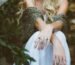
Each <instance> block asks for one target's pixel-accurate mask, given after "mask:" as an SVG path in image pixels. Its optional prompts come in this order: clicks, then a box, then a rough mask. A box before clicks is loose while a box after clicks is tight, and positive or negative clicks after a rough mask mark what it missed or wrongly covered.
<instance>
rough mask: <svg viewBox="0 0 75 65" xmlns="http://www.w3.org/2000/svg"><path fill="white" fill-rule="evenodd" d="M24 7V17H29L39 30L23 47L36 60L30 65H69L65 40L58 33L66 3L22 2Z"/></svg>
mask: <svg viewBox="0 0 75 65" xmlns="http://www.w3.org/2000/svg"><path fill="white" fill-rule="evenodd" d="M24 5H25V8H26V10H25V13H24V15H29V16H26V17H28V18H29V19H30V18H31V19H30V20H32V19H33V21H34V23H35V27H36V28H37V29H38V30H39V31H37V32H35V33H34V34H33V35H32V36H31V37H30V39H29V40H28V42H27V44H26V47H25V48H27V49H28V50H29V52H27V53H28V54H29V55H30V56H31V57H33V58H34V59H35V60H36V62H31V63H30V65H70V54H69V49H68V46H67V42H66V38H65V35H64V34H63V33H62V32H61V31H59V30H61V28H62V27H63V25H64V23H65V15H66V12H67V8H68V1H67V0H33V1H32V0H24ZM28 13H29V14H28ZM28 18H25V19H27V20H28ZM25 22H26V21H25Z"/></svg>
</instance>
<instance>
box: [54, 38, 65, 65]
mask: <svg viewBox="0 0 75 65" xmlns="http://www.w3.org/2000/svg"><path fill="white" fill-rule="evenodd" d="M53 43H54V44H53V65H66V57H65V52H64V48H63V47H62V45H61V42H60V40H59V39H58V38H57V37H54V39H53Z"/></svg>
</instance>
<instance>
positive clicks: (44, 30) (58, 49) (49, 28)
mask: <svg viewBox="0 0 75 65" xmlns="http://www.w3.org/2000/svg"><path fill="white" fill-rule="evenodd" d="M40 1H41V0H37V3H39V4H40ZM24 5H25V7H35V6H34V4H33V3H32V0H24ZM67 9H68V0H63V2H62V3H61V5H60V6H59V9H58V11H57V14H64V15H66V12H67ZM35 26H36V28H37V29H38V30H39V31H40V34H39V37H38V39H37V40H36V41H35V48H38V49H39V50H40V49H43V48H44V47H45V46H47V45H48V44H46V43H47V42H52V43H53V54H54V55H53V56H54V57H53V64H54V65H56V64H57V63H59V64H58V65H66V58H65V52H64V49H63V47H62V45H61V42H60V40H59V39H58V38H57V37H56V36H55V35H54V33H53V30H54V29H56V30H61V29H62V27H63V23H62V22H61V21H60V20H59V21H56V22H53V23H51V24H46V23H45V22H44V21H43V20H42V19H41V18H37V19H36V23H35Z"/></svg>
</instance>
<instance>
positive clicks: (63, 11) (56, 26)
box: [52, 0, 68, 29]
mask: <svg viewBox="0 0 75 65" xmlns="http://www.w3.org/2000/svg"><path fill="white" fill-rule="evenodd" d="M67 10H68V0H63V1H62V3H61V5H60V7H59V9H58V11H57V15H59V14H63V15H66V12H67ZM52 26H53V28H54V29H61V28H62V27H63V22H62V21H61V20H58V21H56V22H54V23H52Z"/></svg>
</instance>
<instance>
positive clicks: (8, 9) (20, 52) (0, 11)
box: [0, 0, 35, 65]
mask: <svg viewBox="0 0 75 65" xmlns="http://www.w3.org/2000/svg"><path fill="white" fill-rule="evenodd" d="M19 2H20V0H7V2H5V3H4V4H2V5H1V6H0V53H1V54H0V57H2V56H5V57H6V58H8V57H9V58H10V59H11V60H10V59H9V62H11V63H13V62H15V63H16V65H22V64H25V65H28V61H29V60H30V61H35V60H34V59H33V58H32V57H30V56H29V55H28V54H26V53H25V52H28V51H27V50H26V49H24V48H23V45H24V44H23V42H24V36H23V35H22V32H21V31H22V29H21V26H22V25H21V24H20V21H19V17H20V15H17V14H16V13H17V12H18V11H19V9H20V8H19V6H18V3H19ZM3 49H4V50H5V51H6V52H5V51H3ZM7 52H9V53H10V54H9V53H7ZM10 55H12V56H10ZM7 60H8V59H7Z"/></svg>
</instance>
